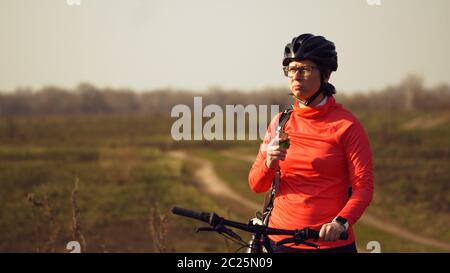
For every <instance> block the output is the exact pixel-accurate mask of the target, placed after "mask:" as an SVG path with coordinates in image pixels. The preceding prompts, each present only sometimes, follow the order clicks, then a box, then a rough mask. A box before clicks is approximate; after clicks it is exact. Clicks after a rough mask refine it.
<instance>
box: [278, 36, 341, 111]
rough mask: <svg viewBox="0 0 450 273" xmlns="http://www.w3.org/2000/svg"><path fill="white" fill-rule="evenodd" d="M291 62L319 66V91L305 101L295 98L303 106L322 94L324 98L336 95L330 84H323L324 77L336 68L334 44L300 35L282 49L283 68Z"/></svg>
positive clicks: (321, 38)
mask: <svg viewBox="0 0 450 273" xmlns="http://www.w3.org/2000/svg"><path fill="white" fill-rule="evenodd" d="M293 60H299V61H301V60H310V61H312V62H314V63H315V64H317V65H318V66H319V69H320V72H321V85H320V88H319V90H318V91H317V92H316V93H315V94H314V95H312V96H311V97H309V98H308V99H307V100H305V101H304V100H301V99H299V98H296V99H297V100H299V101H300V102H301V103H303V104H304V105H309V104H310V103H311V102H312V101H313V100H314V99H315V98H317V97H318V96H319V94H320V93H321V92H323V93H324V94H325V95H326V96H331V95H332V94H335V93H336V89H335V88H334V86H333V85H332V84H331V83H328V82H325V80H324V79H325V75H329V74H330V73H331V72H332V71H336V70H337V68H338V63H337V52H336V47H335V46H334V43H333V42H331V41H328V40H327V39H325V38H324V37H323V36H316V35H313V34H310V33H306V34H301V35H299V36H297V37H294V39H292V42H290V43H288V44H287V45H286V47H285V48H284V58H283V66H284V67H286V66H288V65H289V63H290V62H291V61H293Z"/></svg>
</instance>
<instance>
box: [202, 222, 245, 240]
mask: <svg viewBox="0 0 450 273" xmlns="http://www.w3.org/2000/svg"><path fill="white" fill-rule="evenodd" d="M200 231H215V232H218V233H219V234H220V233H225V234H227V235H229V236H230V237H232V238H234V239H236V240H239V241H242V238H241V236H239V235H238V234H236V233H235V232H234V231H232V230H231V229H229V228H226V227H225V226H224V225H220V224H219V225H215V226H214V227H201V228H198V229H197V232H200Z"/></svg>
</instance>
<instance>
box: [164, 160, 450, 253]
mask: <svg viewBox="0 0 450 273" xmlns="http://www.w3.org/2000/svg"><path fill="white" fill-rule="evenodd" d="M223 154H224V155H226V156H233V157H234V158H236V159H240V160H243V161H248V162H253V161H254V159H255V157H252V156H248V155H239V154H235V153H233V152H230V151H224V152H223ZM169 155H170V156H172V157H175V158H178V159H181V160H191V161H195V162H197V163H199V165H200V166H201V167H200V168H199V169H198V170H197V171H196V173H195V175H196V176H197V178H198V179H199V182H200V183H201V184H202V186H203V187H204V188H205V190H206V191H207V192H209V193H211V194H214V195H217V196H221V197H226V198H229V199H231V200H234V201H236V202H238V203H239V204H241V205H243V206H245V207H247V208H249V209H253V210H255V211H256V210H259V209H260V207H261V206H260V204H257V203H255V202H253V201H249V200H247V199H246V198H244V197H242V196H240V195H239V194H237V193H236V192H234V191H233V190H232V189H231V188H230V187H228V185H227V184H226V183H225V182H223V181H222V180H221V179H220V178H219V177H218V175H217V174H216V172H215V171H214V168H213V165H212V163H211V162H209V161H208V160H206V159H202V158H198V157H190V156H188V155H187V154H186V153H185V152H183V151H172V152H170V153H169ZM359 221H361V222H362V223H363V224H366V225H370V226H372V227H375V228H377V229H379V230H382V231H385V232H388V233H390V234H393V235H395V236H397V237H399V238H402V239H405V240H408V241H412V242H415V243H419V244H422V245H427V246H431V247H435V248H438V249H442V250H446V251H450V244H448V243H443V242H439V241H437V240H435V239H432V238H427V237H424V236H420V235H417V234H414V233H412V232H411V231H408V230H406V229H404V228H402V227H399V226H397V225H394V224H392V223H388V222H386V221H385V220H384V219H380V218H378V217H375V216H373V215H369V214H368V213H364V215H363V216H362V217H361V218H360V220H359Z"/></svg>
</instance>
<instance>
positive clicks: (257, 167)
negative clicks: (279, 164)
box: [248, 113, 281, 193]
mask: <svg viewBox="0 0 450 273" xmlns="http://www.w3.org/2000/svg"><path fill="white" fill-rule="evenodd" d="M280 115H281V113H279V114H278V115H276V116H275V118H274V119H272V121H271V122H270V124H269V126H268V128H267V131H266V135H265V137H264V141H263V143H262V144H261V145H260V147H259V151H258V155H257V157H256V160H255V162H254V163H253V165H252V168H251V169H250V172H249V175H248V183H249V186H250V189H251V190H252V191H254V192H256V193H262V192H265V191H267V190H269V189H270V186H271V185H272V180H273V177H274V175H275V172H276V170H275V169H270V168H268V167H267V165H266V147H267V144H268V143H269V142H270V141H271V140H272V138H273V137H274V136H275V128H276V126H277V124H278V119H279V117H280Z"/></svg>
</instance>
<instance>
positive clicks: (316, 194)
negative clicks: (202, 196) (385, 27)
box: [249, 34, 373, 252]
mask: <svg viewBox="0 0 450 273" xmlns="http://www.w3.org/2000/svg"><path fill="white" fill-rule="evenodd" d="M282 64H283V70H284V73H285V75H286V77H287V80H288V84H289V87H290V91H291V93H292V96H293V98H294V104H293V111H292V112H291V113H290V117H289V119H288V121H287V122H286V123H285V125H284V127H283V131H284V132H285V133H286V135H287V136H288V139H289V143H290V146H289V147H285V146H284V145H280V135H279V134H277V133H276V127H277V125H278V122H279V118H280V115H281V113H280V114H279V115H278V116H276V117H275V118H274V119H273V120H272V121H271V123H270V125H269V127H268V129H267V132H266V136H265V138H264V141H263V144H262V145H261V146H260V149H259V152H258V155H257V158H256V160H255V162H254V163H253V166H252V168H251V170H250V173H249V185H250V188H251V189H252V190H253V191H254V192H256V193H262V192H266V191H267V190H269V188H270V187H271V185H272V182H273V178H274V176H275V173H276V172H277V171H278V170H279V172H280V182H279V184H278V186H277V191H276V194H275V199H274V202H273V209H272V212H271V214H270V218H269V221H268V225H269V227H273V228H280V229H299V228H303V227H310V228H313V229H316V230H320V233H319V234H320V239H319V240H318V241H317V242H315V244H317V245H318V246H319V247H320V248H319V249H315V248H313V247H311V246H308V245H303V244H301V245H297V246H296V245H287V246H276V245H275V242H278V241H280V240H282V239H284V238H285V237H284V236H278V235H271V236H269V239H270V241H271V245H272V247H273V250H274V251H275V252H357V250H356V246H355V235H354V233H353V230H352V226H353V225H354V224H355V223H356V221H357V220H358V219H359V218H360V216H361V215H362V214H363V212H364V210H365V209H366V207H367V206H368V205H369V203H370V202H371V200H372V195H373V166H372V152H371V149H370V145H369V140H368V137H367V135H366V133H365V131H364V128H363V126H362V125H361V123H360V122H359V121H358V119H357V118H356V117H354V116H353V115H352V114H351V113H350V112H349V111H348V110H346V109H345V108H344V107H343V106H342V105H340V104H338V103H336V101H335V98H334V96H333V94H335V93H336V92H335V88H334V86H333V85H332V84H330V83H329V82H328V81H329V79H330V75H331V73H332V72H333V71H336V70H337V67H338V63H337V53H336V49H335V45H334V43H333V42H331V41H329V40H327V39H326V38H324V37H322V36H315V35H312V34H302V35H300V36H298V37H295V38H293V39H292V41H291V42H290V43H288V44H287V45H286V47H285V50H284V58H283V62H282ZM282 140H283V139H282ZM349 188H350V189H351V194H350V192H349ZM344 231H347V232H348V235H349V236H348V239H347V240H338V238H339V236H340V234H341V233H342V232H344Z"/></svg>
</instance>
